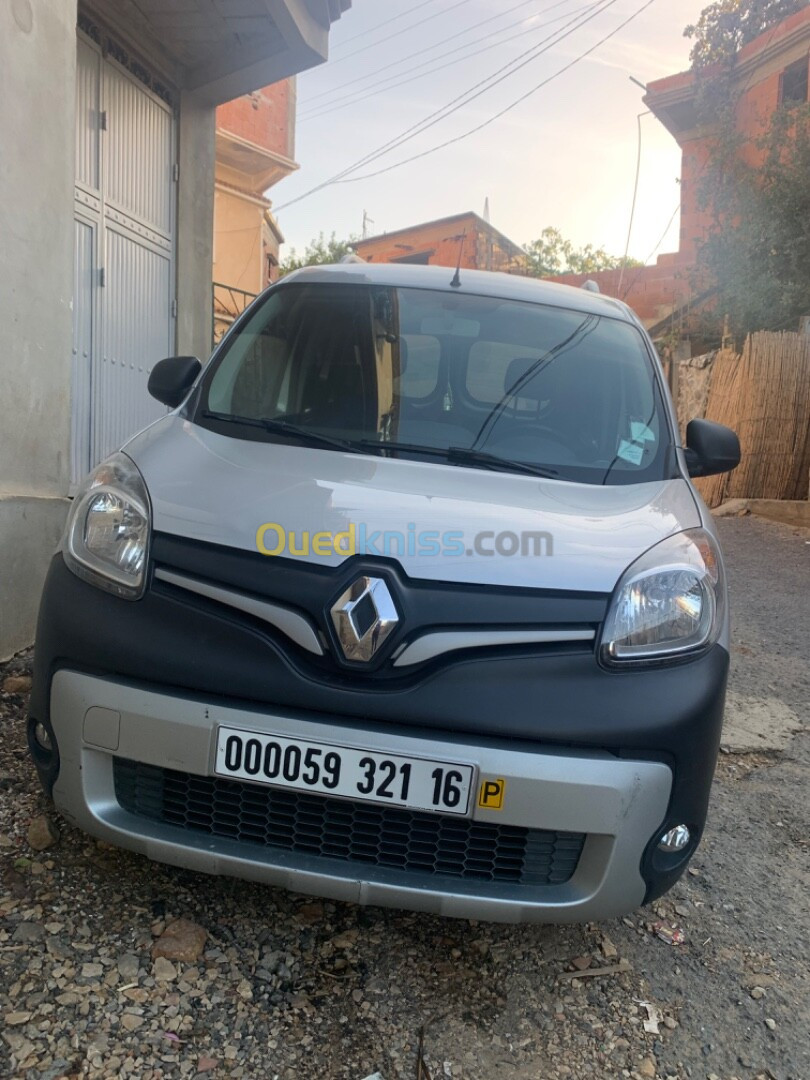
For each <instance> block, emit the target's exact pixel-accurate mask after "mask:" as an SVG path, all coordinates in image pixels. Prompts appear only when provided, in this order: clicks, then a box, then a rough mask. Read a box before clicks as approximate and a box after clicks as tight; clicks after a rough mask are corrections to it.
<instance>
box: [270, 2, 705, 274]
mask: <svg viewBox="0 0 810 1080" xmlns="http://www.w3.org/2000/svg"><path fill="white" fill-rule="evenodd" d="M647 2H648V0H523V2H522V3H519V2H518V0H353V2H352V7H351V8H350V10H349V11H347V12H346V13H345V14H344V15H343V17H342V18H341V19H340V20H339V21H338V22H337V23H336V24H334V25H333V28H332V33H331V35H330V50H329V51H330V56H329V60H328V61H327V62H326V63H324V64H322V65H321V66H319V67H318V68H315V69H313V70H311V71H308V72H304V73H303V74H302V75H299V77H298V80H297V81H298V120H297V127H296V152H295V158H296V161H298V162H299V164H300V166H301V168H300V170H299V171H298V172H296V173H294V174H293V175H292V176H290V177H288V178H287V179H285V180H283V181H282V182H281V183H280V184H278V185H277V186H276V187H274V188H273V189H272V190H271V191H270V192H268V197H269V198H270V199H271V200H272V202H273V206H274V212H275V213H276V214H277V217H278V221H279V224H280V225H281V228H282V231H283V233H284V235H285V238H286V241H287V243H286V246H285V247H284V248H283V249H282V258H283V257H284V254H285V253H288V252H289V250H290V247H295V248H297V249H298V250H299V251H300V250H301V249H303V248H304V247H305V246H306V244H307V243H308V242H309V241H310V240H312V239H313V238H314V237H316V236H317V235H318V234H319V233H320V232H324V233H325V234H327V235H329V234H331V233H332V232H334V233H336V235H337V236H338V238H345V237H348V236H350V235H361V234H362V231H363V218H364V214H366V215H367V218H368V220H367V223H366V231H367V234H368V235H377V234H379V233H383V232H390V231H392V230H394V229H399V228H403V227H405V226H408V225H414V224H418V223H419V222H422V221H430V220H433V219H435V218H440V217H445V216H447V215H450V214H456V213H461V212H463V211H467V210H474V211H476V212H477V213H479V214H481V213H482V212H483V209H484V201H485V199H488V200H489V208H490V220H491V221H492V224H493V225H494V226H495V227H496V228H498V229H500V230H501V232H504V233H505V234H506V235H507V236H508V237H509V238H510V239H512V240H514V241H515V242H516V243H518V244H525V243H527V242H529V241H531V240H533V239H536V238H537V237H538V236H539V235H540V233H541V231H542V230H543V229H544V228H545V227H546V226H553V227H555V228H558V229H559V230H560V231H561V232H562V233H563V235H564V236H565V237H567V238H568V239H570V240H572V241H573V242H574V243H575V244H576V245H577V246H581V245H585V244H593V245H594V246H595V247H604V248H606V249H607V250H608V251H609V252H610V253H611V254H614V255H621V254H623V252H624V249H625V244H626V242H627V232H628V226H629V223H630V211H631V204H632V197H633V185H634V179H635V175H636V160H637V151H638V123H639V121H638V119H637V116H638V114H639V113H640V112H643V111H644V105H643V104H642V101H641V98H642V96H643V91H642V89H641V88H640V87H638V86H637V85H635V84H634V83H633V82H631V80H630V76H633V77H634V78H635V79H638V80H639V82H641V83H645V84H646V83H647V82H649V81H652V80H654V79H659V78H663V77H664V76H666V75H670V74H673V73H674V72H676V71H681V70H684V69H685V68H687V67H688V66H689V49H690V42H689V40H688V39H686V38H684V36H683V29H684V27H685V26H686V25H687V24H688V23H692V22H694V21H696V19H697V18H698V16H699V14H700V11H701V10H702V8H703V7H705V6H706V4H707V2H708V0H652V2H651V3H649V6H646V8H645V10H643V11H641V13H640V14H638V15H637V17H635V18H634V19H633V20H632V21H631V22H629V23H628V25H626V26H625V27H624V28H622V29H617V28H618V27H619V26H620V24H621V23H623V22H624V21H625V20H626V19H628V18H629V17H630V16H632V15H634V13H636V12H639V10H640V9H641V8H642V7H643V6H644V5H645V4H646V3H647ZM605 5H607V6H605ZM586 19H587V20H588V21H584V20H586ZM381 24H384V25H381ZM478 24H482V25H480V26H479V25H478ZM613 31H616V33H615V35H614V36H612V37H611V38H610V39H609V40H607V41H605V42H604V43H603V44H601V45H598V47H597V48H596V49H595V50H594V51H593V52H591V53H590V55H588V56H586V57H584V58H581V59H580V57H582V54H583V53H585V52H586V51H588V50H590V49H592V47H593V46H594V45H597V43H598V42H600V40H601V39H602V38H604V37H606V35H608V34H611V33H612V32H613ZM563 35H565V37H563ZM451 50H455V51H453V52H451ZM530 50H531V51H530ZM541 50H543V51H542V52H541ZM522 54H526V55H523V56H522V59H520V60H518V57H521V55H522ZM513 61H516V62H517V63H520V64H522V65H523V66H522V67H521V68H520V69H519V70H514V71H513V70H512V69H511V67H509V66H508V65H510V64H511V63H512V62H513ZM572 62H573V63H572ZM568 65H572V66H570V67H568V70H563V69H565V68H566V67H567V66H568ZM440 67H441V70H434V69H439V68H440ZM502 68H506V70H505V71H502V72H501V75H505V76H506V77H505V78H503V79H502V80H501V81H500V82H498V84H497V85H489V83H485V86H483V87H479V88H478V89H479V90H483V91H484V92H483V93H481V94H480V96H478V97H477V98H476V99H475V100H470V101H467V100H466V98H465V97H462V100H461V102H459V103H458V104H460V105H461V107H460V108H458V109H456V111H454V112H453V113H452V115H448V116H446V117H444V116H443V115H442V116H441V117H440V118H439V120H438V122H437V123H435V124H433V126H431V127H430V128H429V129H428V130H425V131H423V132H418V133H417V134H416V135H415V137H413V138H411V139H410V140H409V141H408V142H406V143H404V145H402V146H401V147H399V148H394V149H392V150H391V151H390V152H388V153H386V154H385V155H384V156H382V157H380V158H379V160H377V161H375V162H374V163H373V164H369V165H367V166H365V167H363V168H361V169H358V170H356V171H355V172H354V173H351V174H349V176H356V177H365V176H366V175H367V174H368V173H373V172H376V171H377V170H380V169H383V168H386V167H387V166H389V165H394V164H397V163H399V162H401V161H403V160H404V159H406V158H409V157H411V156H413V155H414V154H419V153H422V152H423V151H426V150H432V149H433V148H434V147H436V146H437V145H438V144H440V143H442V142H445V141H447V140H450V139H454V138H456V137H457V136H459V135H462V134H464V133H465V132H467V131H469V130H470V129H472V128H474V127H476V126H477V125H479V124H482V123H484V122H486V121H488V120H490V119H491V118H492V117H493V116H494V115H495V114H496V113H498V112H500V111H501V110H502V109H504V108H506V107H507V106H509V105H510V104H511V103H513V102H515V101H516V100H517V99H518V98H520V97H522V96H523V95H524V94H527V92H529V91H531V90H532V89H533V88H534V87H536V86H538V84H540V83H541V82H543V81H544V80H546V79H549V77H551V81H550V82H548V84H547V85H545V86H542V87H541V88H540V89H538V90H537V91H536V92H534V93H532V94H530V96H528V97H526V99H525V100H524V101H522V102H521V103H520V104H518V105H517V106H516V107H514V108H513V109H511V110H510V111H509V112H507V113H505V115H503V116H501V117H500V118H499V119H496V120H494V121H493V122H491V123H489V124H488V125H487V126H486V127H484V128H483V129H482V130H480V131H478V132H477V133H475V134H472V135H470V136H469V137H467V138H464V139H462V140H461V141H457V142H455V143H454V144H452V145H450V146H448V147H446V148H444V149H440V150H437V151H435V152H433V153H430V154H428V155H427V156H425V157H423V158H421V159H420V160H416V161H412V162H410V163H407V164H403V165H401V166H400V167H397V168H394V169H392V170H390V171H388V172H385V173H383V174H382V175H378V176H372V177H368V178H362V179H357V180H352V181H351V182H348V183H335V184H331V185H330V186H327V187H324V188H323V189H322V190H320V191H318V192H316V193H315V194H312V195H307V196H306V197H305V198H303V199H300V201H294V200H298V199H299V198H300V196H302V195H306V193H307V192H309V191H310V189H312V188H315V187H317V186H318V185H321V184H323V183H324V182H325V181H327V180H329V179H330V178H332V177H334V176H335V175H336V174H338V173H341V172H343V170H344V169H346V168H347V167H348V166H351V165H354V164H356V163H357V162H359V161H360V160H361V159H363V158H365V157H366V156H367V155H369V154H371V153H372V152H374V151H377V150H378V149H380V148H382V147H383V146H385V144H387V143H389V142H390V141H391V140H392V139H394V138H396V137H398V136H400V135H401V134H403V133H404V132H407V131H408V130H409V129H411V128H412V127H413V126H414V125H417V124H420V123H421V122H423V121H425V120H426V118H428V117H431V116H432V114H434V113H435V112H436V111H437V110H440V109H443V108H444V107H445V106H447V105H449V104H450V103H451V102H453V101H455V99H457V98H459V97H461V96H462V95H466V94H467V93H468V92H469V91H471V89H472V88H473V87H474V86H475V85H476V84H478V83H480V82H482V80H489V78H490V76H493V75H494V73H495V72H497V71H500V69H502ZM558 72H559V73H560V74H559V75H557V73H558ZM498 77H499V78H500V75H499V76H498ZM347 84H348V85H347ZM475 92H476V93H478V91H477V90H476V91H475ZM338 105H339V106H340V107H339V108H338V107H337V106H338ZM640 123H641V168H640V172H639V187H638V198H637V202H636V210H635V215H634V219H633V228H632V233H631V236H630V254H631V255H633V256H634V257H635V258H638V259H641V260H643V261H645V262H647V261H653V262H654V261H655V258H656V257H657V255H658V254H660V253H663V252H668V251H675V250H677V247H678V229H679V219H678V214H677V212H676V210H677V207H678V204H679V193H678V183H677V181H678V176H679V173H680V151H679V149H678V147H677V145H676V143H675V141H674V139H673V138H672V136H671V135H670V134H669V133H668V132H667V131H666V129H665V128H664V127H663V126H662V125H661V124H660V123H659V121H658V120H656V118H655V117H654V116H651V115H647V116H643V117H642V118H641V121H640ZM287 203H289V204H290V205H289V206H286V205H285V204H287ZM673 214H674V217H673ZM668 226H669V227H668Z"/></svg>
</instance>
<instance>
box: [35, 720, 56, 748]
mask: <svg viewBox="0 0 810 1080" xmlns="http://www.w3.org/2000/svg"><path fill="white" fill-rule="evenodd" d="M34 738H35V739H36V740H37V742H38V743H39V745H40V746H41V747H42V749H43V750H47V751H48V753H50V752H51V751H52V750H53V743H52V742H51V737H50V735H49V734H48V729H47V728H46V727H45V725H44V724H42V723H40V721H39V720H38V721H37V722H36V724H35V725H34Z"/></svg>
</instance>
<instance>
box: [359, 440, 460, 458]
mask: <svg viewBox="0 0 810 1080" xmlns="http://www.w3.org/2000/svg"><path fill="white" fill-rule="evenodd" d="M354 445H355V446H362V448H363V449H364V450H380V451H382V450H401V451H403V452H404V453H407V454H427V455H428V457H442V458H443V457H447V450H446V449H443V448H442V447H441V446H424V445H423V444H421V443H407V442H396V441H394V440H393V439H387V440H385V441H384V442H381V441H380V440H379V439H358V440H357V442H356V443H355V444H354Z"/></svg>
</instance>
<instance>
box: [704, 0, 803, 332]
mask: <svg viewBox="0 0 810 1080" xmlns="http://www.w3.org/2000/svg"><path fill="white" fill-rule="evenodd" d="M805 6H806V2H805V0H718V2H717V3H713V4H710V5H709V6H708V7H707V8H705V9H704V11H703V12H702V14H701V16H700V19H699V20H698V22H697V23H696V24H695V25H694V26H688V27H687V28H686V30H685V34H686V36H687V37H691V38H693V39H694V41H695V44H694V45H693V48H692V53H691V58H692V68H693V71H694V72H695V75H696V80H697V83H696V106H697V110H698V116H699V119H700V122H701V123H703V124H708V125H711V129H712V131H713V139H712V149H711V154H710V156H709V160H708V162H707V164H706V168H705V171H704V176H703V180H702V182H701V187H700V201H701V204H702V208H703V209H704V210H706V211H708V212H709V213H710V215H711V218H712V221H713V225H712V227H711V228H710V230H709V234H708V236H707V238H706V240H705V241H704V242H703V244H702V245H701V247H700V249H699V252H698V268H699V272H700V273H701V274H705V271H707V270H708V271H709V273H710V275H711V277H712V279H713V280H714V282H715V283H716V285H717V286H718V306H717V309H716V315H717V319H716V320H715V321H719V319H720V318H722V317H723V316H725V315H728V316H729V322H730V327H731V331H732V333H733V334H734V336H735V337H736V338H737V340H738V341H741V340H742V339H743V338H744V337H745V335H746V334H748V333H750V332H751V331H753V330H778V329H785V328H792V329H795V328H796V326H797V324H798V319H799V316H801V315H806V314H808V313H810V220H808V215H810V188H808V184H807V177H808V176H809V175H810V110H808V107H807V106H794V107H791V108H781V109H778V110H776V111H775V112H774V114H773V116H772V118H771V122H770V125H769V128H768V130H767V131H766V132H765V134H764V135H763V136H762V137H761V138H760V139H758V140H756V142H755V144H754V147H753V149H755V150H756V153H755V154H754V155H751V154H750V153H746V154H743V153H742V152H741V151H742V149H743V144H744V143H745V141H746V140H745V139H744V136H743V133H741V132H740V131H739V130H738V127H737V118H736V107H737V101H738V96H739V90H738V88H737V86H736V82H735V65H736V58H737V54H738V52H739V50H740V49H741V48H742V47H743V46H744V45H745V44H747V43H748V42H749V41H752V40H753V39H754V38H756V37H758V36H759V35H760V34H763V33H766V32H767V31H768V30H769V29H771V28H772V27H774V26H776V25H778V24H779V23H780V22H781V21H782V20H783V19H785V18H787V17H788V16H789V15H792V14H793V13H794V12H796V11H799V10H800V9H802V8H803V7H805ZM749 149H751V147H750V146H749ZM752 162H753V163H752Z"/></svg>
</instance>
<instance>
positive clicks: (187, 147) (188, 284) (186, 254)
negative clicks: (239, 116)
mask: <svg viewBox="0 0 810 1080" xmlns="http://www.w3.org/2000/svg"><path fill="white" fill-rule="evenodd" d="M215 122H216V108H215V106H214V105H209V104H205V103H204V102H203V101H202V100H201V99H200V98H199V96H197V95H195V94H193V93H188V92H185V91H184V92H183V93H182V94H181V95H180V119H179V122H178V139H179V143H178V162H179V165H180V178H179V182H178V192H177V354H178V356H197V357H199V359H200V360H202V361H203V363H204V362H205V360H206V359H207V358H208V355H209V353H210V352H211V334H212V319H213V302H212V297H211V267H212V265H213V261H214V165H215V160H214V130H215Z"/></svg>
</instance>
